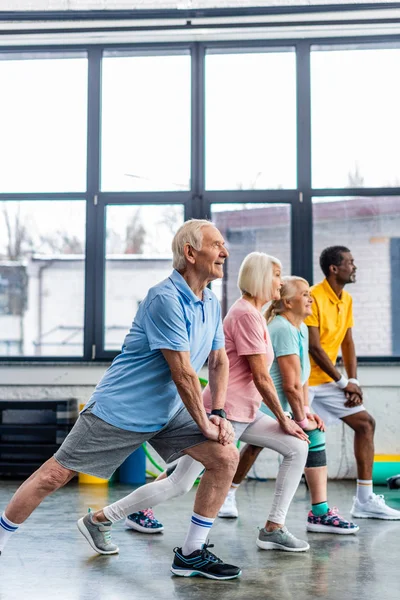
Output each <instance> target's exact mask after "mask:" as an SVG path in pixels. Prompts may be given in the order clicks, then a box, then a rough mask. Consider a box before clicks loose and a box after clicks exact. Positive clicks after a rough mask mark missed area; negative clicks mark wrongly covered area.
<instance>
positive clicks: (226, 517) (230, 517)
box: [218, 513, 239, 519]
mask: <svg viewBox="0 0 400 600" xmlns="http://www.w3.org/2000/svg"><path fill="white" fill-rule="evenodd" d="M218 516H219V518H220V519H237V518H238V516H239V513H238V514H237V515H233V514H230V515H220V514H219V513H218Z"/></svg>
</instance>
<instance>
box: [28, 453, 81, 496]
mask: <svg viewBox="0 0 400 600" xmlns="http://www.w3.org/2000/svg"><path fill="white" fill-rule="evenodd" d="M74 475H75V471H71V470H70V469H66V468H65V467H63V466H62V465H60V463H58V462H57V461H56V459H55V458H49V460H48V461H46V462H45V463H44V464H43V465H42V466H41V467H40V468H39V469H38V470H37V471H36V474H35V476H36V479H37V482H38V484H39V485H40V487H41V488H42V489H43V490H45V491H47V492H49V493H51V492H54V491H56V490H58V489H59V488H61V487H62V486H63V485H65V484H66V483H68V481H70V480H71V479H72V478H73V477H74Z"/></svg>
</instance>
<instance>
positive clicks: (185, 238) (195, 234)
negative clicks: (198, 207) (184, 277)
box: [172, 219, 215, 271]
mask: <svg viewBox="0 0 400 600" xmlns="http://www.w3.org/2000/svg"><path fill="white" fill-rule="evenodd" d="M209 225H212V226H213V227H215V225H214V223H212V222H211V221H206V220H205V219H189V221H185V223H184V224H183V225H182V226H181V227H179V229H178V231H177V232H176V234H175V236H174V239H173V240H172V266H173V267H174V269H176V270H177V271H184V270H185V268H186V258H185V253H184V251H183V250H184V247H185V246H186V244H190V246H192V248H194V249H195V250H201V246H202V244H203V231H202V230H203V227H208V226H209Z"/></svg>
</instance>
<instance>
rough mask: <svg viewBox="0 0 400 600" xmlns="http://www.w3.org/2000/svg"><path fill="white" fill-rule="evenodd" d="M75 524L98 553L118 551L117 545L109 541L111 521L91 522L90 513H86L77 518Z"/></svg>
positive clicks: (114, 552) (115, 552)
mask: <svg viewBox="0 0 400 600" xmlns="http://www.w3.org/2000/svg"><path fill="white" fill-rule="evenodd" d="M77 526H78V529H79V531H80V532H81V534H82V535H83V536H84V537H85V538H86V539H87V541H88V542H89V544H90V545H91V546H92V548H93V550H96V552H98V553H99V554H117V553H118V552H119V548H118V546H116V545H115V544H113V543H112V541H111V527H112V523H111V521H106V522H105V523H93V521H92V513H88V514H87V515H85V516H84V517H82V519H79V521H78V523H77Z"/></svg>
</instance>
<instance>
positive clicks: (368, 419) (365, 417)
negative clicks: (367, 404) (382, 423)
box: [345, 410, 375, 436]
mask: <svg viewBox="0 0 400 600" xmlns="http://www.w3.org/2000/svg"><path fill="white" fill-rule="evenodd" d="M345 422H346V423H347V425H349V426H350V427H351V428H352V429H353V430H354V431H355V432H356V433H358V434H359V435H365V436H371V435H373V434H374V432H375V419H374V417H373V416H372V415H370V414H369V412H367V411H366V410H365V411H362V412H359V413H356V414H355V415H351V416H350V417H348V419H345Z"/></svg>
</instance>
